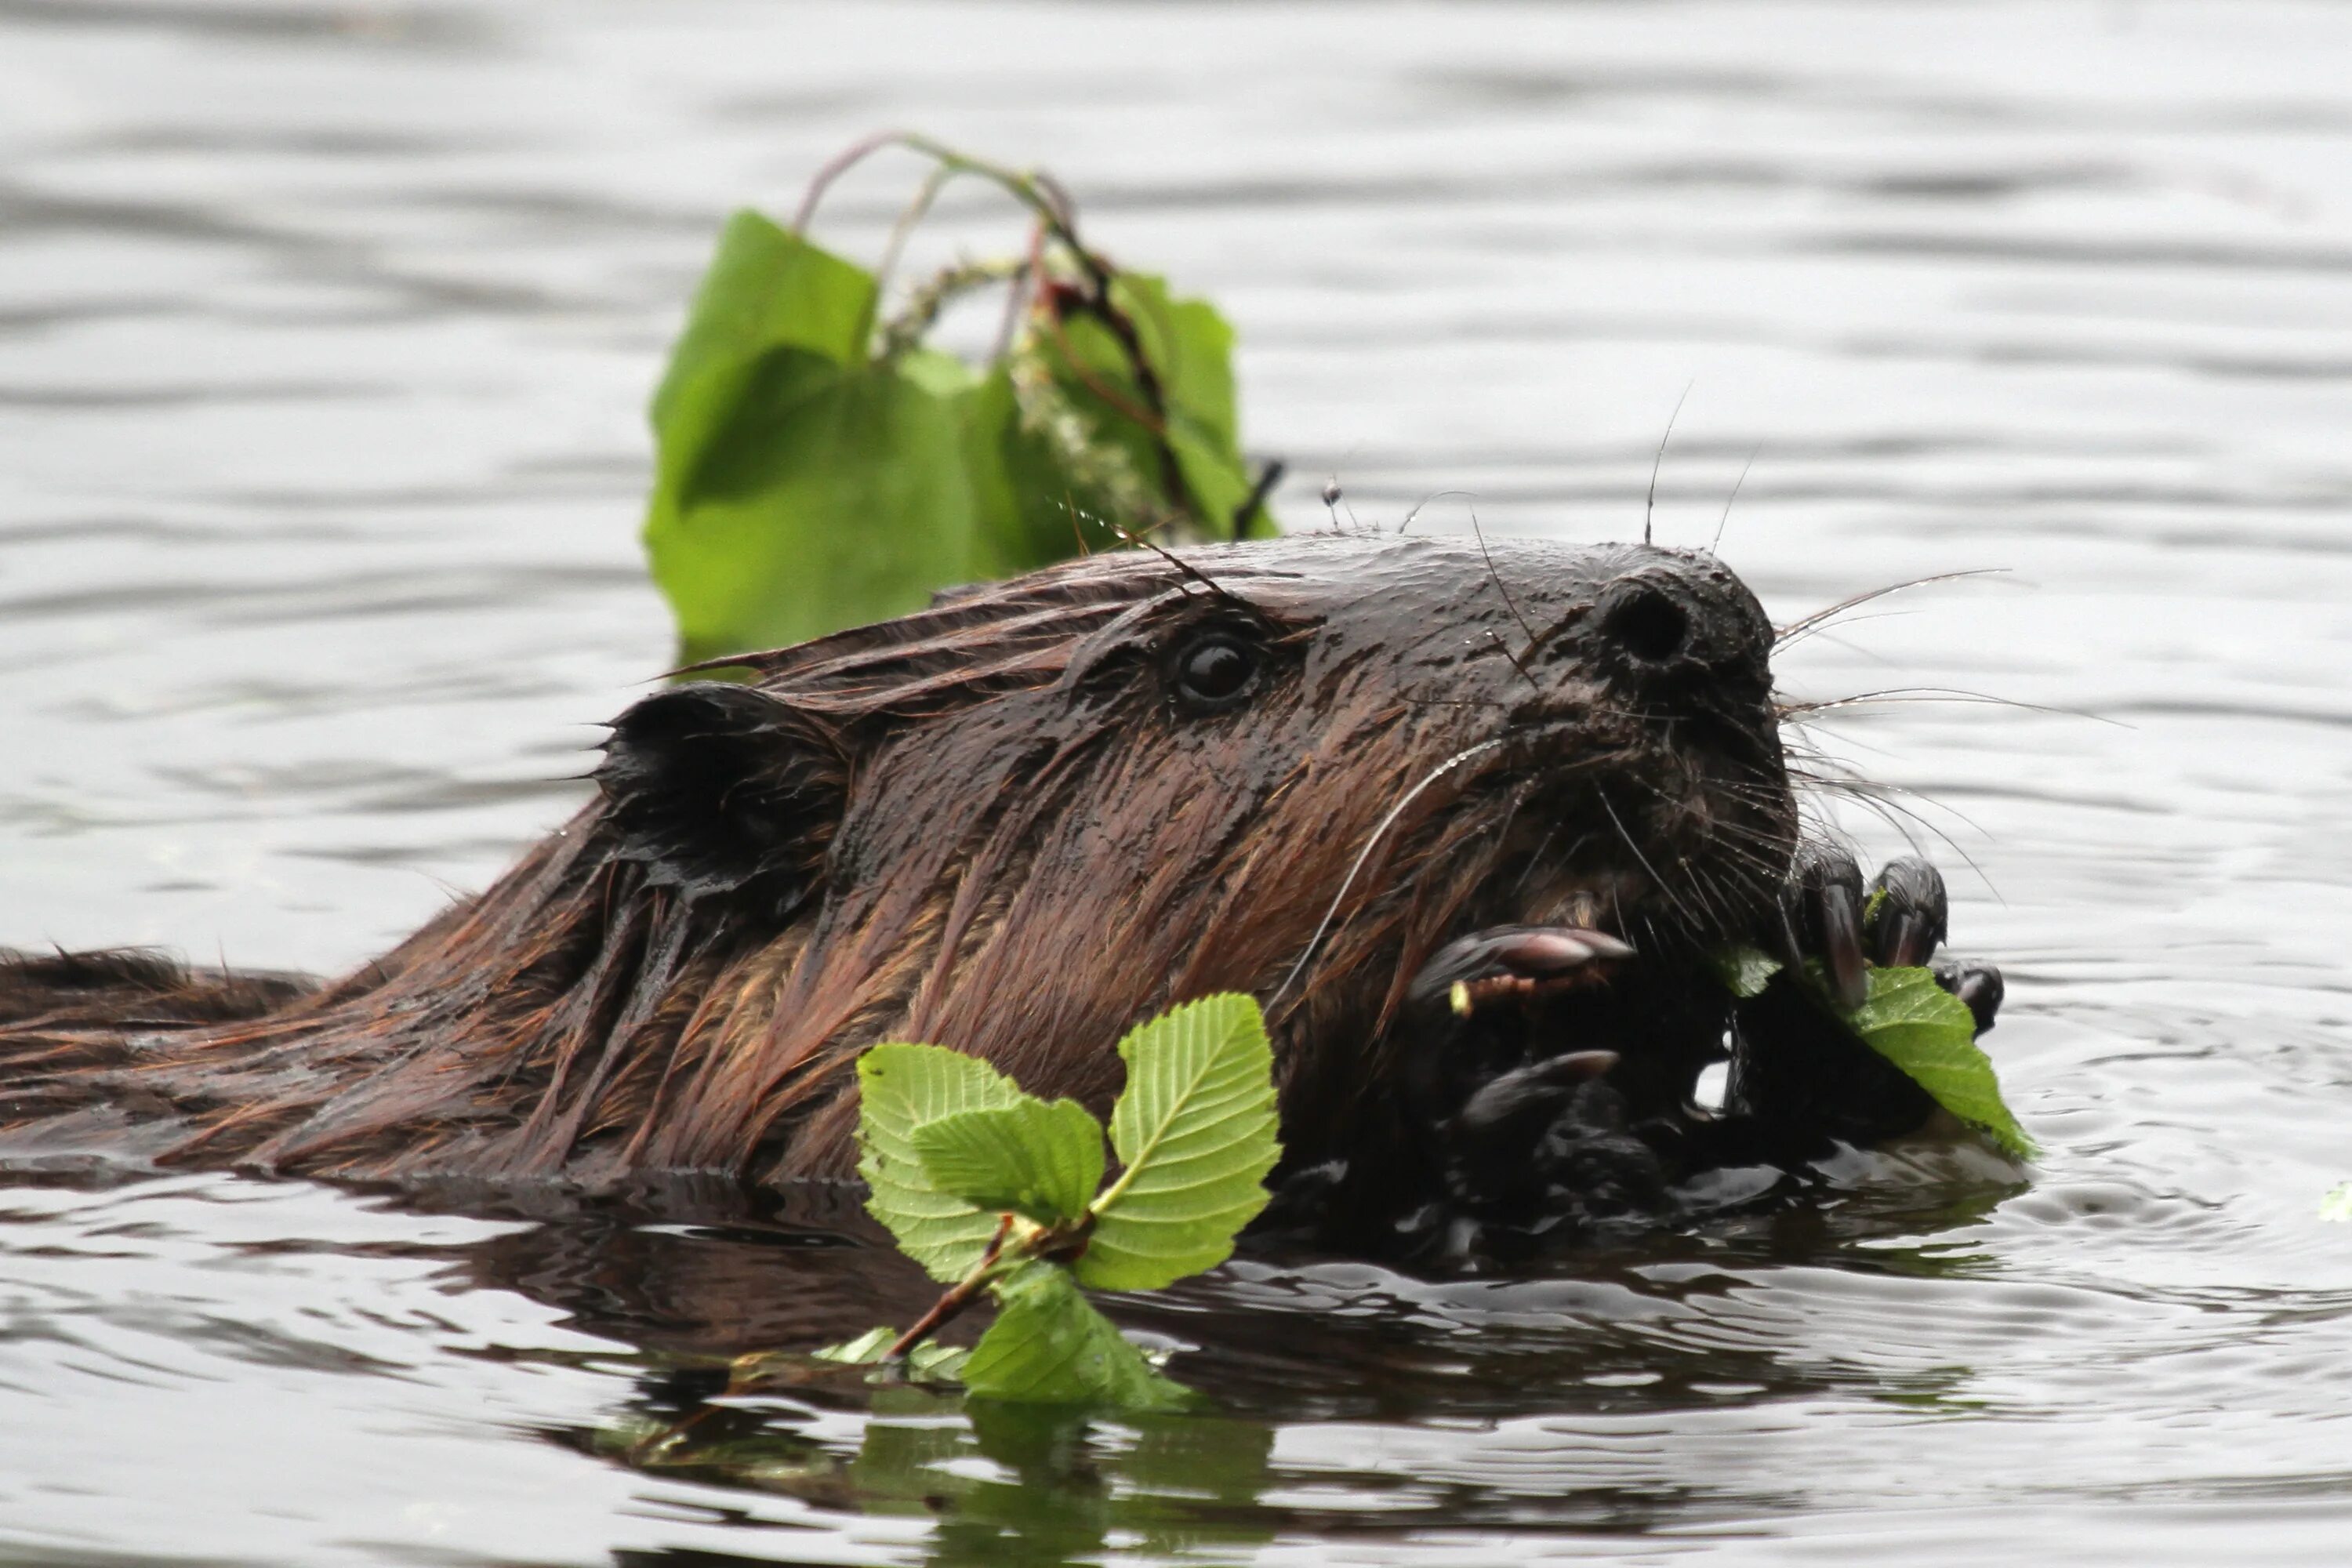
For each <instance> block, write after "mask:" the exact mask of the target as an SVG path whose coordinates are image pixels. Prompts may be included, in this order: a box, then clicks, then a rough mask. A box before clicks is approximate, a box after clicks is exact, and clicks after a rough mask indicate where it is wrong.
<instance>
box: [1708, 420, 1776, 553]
mask: <svg viewBox="0 0 2352 1568" xmlns="http://www.w3.org/2000/svg"><path fill="white" fill-rule="evenodd" d="M1763 450H1764V443H1763V442H1761V441H1759V442H1757V443H1756V445H1755V446H1754V447H1751V448H1750V449H1749V451H1748V460H1747V461H1746V462H1744V463H1742V464H1740V465H1739V477H1738V479H1734V480H1732V481H1731V493H1730V494H1729V495H1727V496H1726V497H1724V498H1723V515H1722V516H1721V517H1719V518H1717V519H1716V520H1715V537H1714V538H1713V539H1710V540H1708V541H1707V542H1706V552H1707V553H1708V554H1709V555H1715V556H1717V559H1718V560H1720V559H1721V556H1720V555H1719V554H1717V551H1718V550H1719V548H1720V547H1721V545H1722V543H1723V531H1724V530H1725V529H1726V528H1727V527H1729V526H1730V525H1731V503H1732V502H1733V501H1736V500H1738V499H1739V487H1740V486H1742V485H1744V484H1746V483H1747V482H1748V469H1750V468H1754V467H1755V466H1756V459H1757V458H1758V457H1759V455H1761V454H1762V452H1763Z"/></svg>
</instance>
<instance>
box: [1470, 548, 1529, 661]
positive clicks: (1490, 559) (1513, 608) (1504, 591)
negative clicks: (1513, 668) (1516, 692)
mask: <svg viewBox="0 0 2352 1568" xmlns="http://www.w3.org/2000/svg"><path fill="white" fill-rule="evenodd" d="M1470 536H1471V537H1472V538H1473V539H1475V540H1476V541H1477V542H1478V556H1479V559H1481V560H1483V561H1484V562H1486V581H1488V582H1489V583H1492V584H1494V585H1495V592H1496V593H1497V594H1500V595H1502V596H1503V608H1505V609H1507V610H1508V611H1510V612H1511V619H1513V620H1515V621H1517V622H1518V623H1519V630H1520V631H1521V632H1523V633H1525V634H1526V636H1527V639H1528V648H1529V649H1531V650H1532V649H1533V648H1534V647H1535V646H1536V640H1537V639H1536V629H1535V628H1534V627H1533V626H1529V625H1528V618H1527V616H1523V615H1521V614H1519V606H1518V603H1517V601H1516V600H1514V599H1513V598H1512V597H1511V591H1510V590H1509V589H1508V588H1506V587H1505V586H1503V574H1501V573H1500V572H1497V571H1496V570H1495V552H1493V551H1491V550H1489V549H1487V548H1486V530H1485V529H1483V528H1481V527H1479V526H1478V509H1477V508H1476V507H1475V506H1473V507H1472V508H1471V509H1470ZM1501 640H1502V639H1500V638H1499V637H1498V638H1496V641H1497V642H1500V641H1501ZM1511 662H1512V663H1513V664H1517V663H1518V662H1519V661H1518V660H1517V659H1516V658H1515V659H1513V660H1512V661H1511ZM1519 673H1520V674H1521V675H1526V674H1527V673H1528V672H1527V669H1526V668H1525V667H1524V666H1522V667H1521V668H1520V670H1519ZM1528 679H1529V680H1530V681H1532V680H1533V679H1534V677H1532V676H1529V677H1528Z"/></svg>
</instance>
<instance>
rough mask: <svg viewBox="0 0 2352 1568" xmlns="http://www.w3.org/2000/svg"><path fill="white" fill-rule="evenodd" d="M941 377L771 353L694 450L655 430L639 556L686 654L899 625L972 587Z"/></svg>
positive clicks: (972, 561) (957, 431) (957, 440)
mask: <svg viewBox="0 0 2352 1568" xmlns="http://www.w3.org/2000/svg"><path fill="white" fill-rule="evenodd" d="M935 370H936V367H935V366H930V365H929V363H928V362H924V363H920V364H919V365H918V366H917V369H916V374H909V373H908V370H907V369H906V368H904V367H902V366H900V365H898V364H895V363H884V364H872V365H866V364H858V365H851V366H843V365H839V364H836V363H833V362H832V361H830V360H828V359H825V358H824V357H823V356H821V355H818V354H815V353H811V352H809V351H808V350H806V349H801V348H793V347H775V348H771V349H768V350H767V351H765V352H764V353H761V355H759V356H758V357H757V358H756V359H755V360H753V361H752V362H751V363H750V364H749V365H748V366H747V367H746V369H745V372H744V374H742V376H741V377H740V379H739V380H738V381H736V382H735V383H734V384H733V385H732V391H733V401H732V402H731V403H730V405H728V406H727V407H726V408H725V409H724V410H722V411H717V412H713V413H712V414H711V416H710V419H709V427H708V428H707V429H702V430H699V431H698V432H696V439H694V440H693V441H691V442H690V443H689V442H688V440H687V439H686V438H685V437H682V436H681V437H676V438H674V437H673V436H672V433H671V431H670V430H669V429H668V428H667V427H662V428H660V429H659V431H658V435H659V445H660V447H661V460H660V463H659V465H658V468H657V471H656V480H655V489H654V495H653V500H652V503H651V505H650V508H649V509H648V511H647V514H646V534H645V537H646V550H647V552H649V554H650V555H651V556H652V559H653V570H654V577H655V580H656V582H657V583H658V584H660V586H661V590H662V592H663V594H664V595H667V597H668V599H669V602H670V606H671V608H672V609H673V610H674V611H675V612H676V613H677V622H678V630H679V634H680V638H681V641H682V644H683V647H684V653H685V657H686V658H688V659H702V658H716V657H718V656H720V655H723V654H728V653H738V652H741V651H744V650H746V649H750V648H756V647H782V646H786V645H789V644H792V643H796V642H801V641H803V640H805V639H807V638H809V637H817V636H821V635H823V634H824V633H825V632H829V631H836V630H839V629H840V628H842V627H844V626H861V625H864V624H866V622H869V621H877V620H883V619H887V617H889V616H898V615H904V614H906V613H907V612H908V611H910V610H915V609H919V608H920V607H921V606H922V605H924V604H925V603H926V602H927V601H928V600H929V596H930V594H931V592H932V591H933V590H934V589H936V588H940V587H942V586H945V585H946V584H951V583H963V582H969V581H971V578H972V577H973V576H974V575H975V574H976V570H977V567H978V565H979V564H980V563H979V560H978V556H977V553H976V550H975V545H974V539H973V518H974V512H973V500H972V493H971V483H970V481H969V479H968V478H967V476H966V474H965V472H964V464H963V453H962V437H961V428H960V426H959V423H958V419H957V416H956V409H957V405H958V403H959V401H960V399H959V398H958V397H951V396H945V395H941V394H940V393H939V392H937V391H935V390H933V385H935V384H937V382H938V381H939V379H940V378H939V377H938V376H937V375H936V374H934V372H935ZM927 383H929V384H927ZM689 447H690V451H689V450H688V448H689Z"/></svg>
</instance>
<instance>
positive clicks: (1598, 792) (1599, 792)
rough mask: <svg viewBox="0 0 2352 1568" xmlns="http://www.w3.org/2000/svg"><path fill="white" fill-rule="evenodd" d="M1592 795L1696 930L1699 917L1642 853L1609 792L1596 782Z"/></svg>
mask: <svg viewBox="0 0 2352 1568" xmlns="http://www.w3.org/2000/svg"><path fill="white" fill-rule="evenodd" d="M1592 796H1593V798H1594V799H1595V800H1598V801H1599V802H1600V803H1601V810H1602V811H1604V812H1606V813H1607V814H1608V816H1609V821H1610V824H1611V826H1614V827H1615V828H1616V829H1617V837H1620V838H1622V839H1623V840H1624V841H1625V847H1626V848H1627V849H1628V850H1630V851H1632V852H1633V859H1634V861H1635V863H1637V864H1638V865H1639V866H1640V867H1641V868H1642V869H1643V870H1644V871H1647V872H1648V873H1649V874H1650V881H1651V884H1652V885H1653V886H1654V887H1655V888H1656V889H1658V891H1660V892H1661V893H1664V895H1665V896H1666V901H1667V902H1668V903H1670V904H1672V905H1674V906H1675V909H1676V910H1680V911H1681V913H1682V916H1683V918H1684V919H1685V920H1686V921H1690V922H1691V926H1692V928H1693V929H1694V930H1696V929H1699V921H1698V918H1697V917H1696V916H1695V915H1693V914H1692V913H1691V912H1690V910H1689V909H1688V908H1687V907H1686V906H1685V904H1684V903H1683V901H1682V899H1681V898H1680V897H1679V896H1678V895H1677V894H1676V893H1675V890H1674V889H1673V887H1672V886H1670V885H1669V884H1668V883H1667V881H1666V879H1664V877H1661V876H1659V875H1658V868H1656V867H1654V866H1653V865H1651V864H1650V858H1649V857H1648V856H1646V855H1644V854H1643V853H1642V847H1641V846H1640V845H1638V844H1636V843H1634V842H1633V835H1632V834H1631V833H1628V832H1626V831H1625V824H1624V822H1623V821H1622V819H1620V818H1619V816H1617V808H1616V807H1615V806H1613V805H1610V804H1609V792H1608V791H1607V790H1605V789H1603V788H1601V786H1600V785H1598V784H1595V785H1594V786H1593V788H1592Z"/></svg>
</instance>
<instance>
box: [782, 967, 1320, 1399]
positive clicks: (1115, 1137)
mask: <svg viewBox="0 0 2352 1568" xmlns="http://www.w3.org/2000/svg"><path fill="white" fill-rule="evenodd" d="M1118 1054H1119V1056H1120V1058H1122V1059H1123V1060H1124V1061H1125V1062H1126V1064H1127V1087H1126V1089H1124V1090H1123V1091H1122V1092H1121V1093H1120V1095H1119V1098H1118V1103H1117V1104H1115V1105H1114V1106H1113V1107H1112V1110H1111V1121H1110V1129H1109V1138H1110V1145H1111V1150H1112V1152H1114V1153H1115V1154H1116V1155H1117V1156H1118V1173H1116V1174H1115V1175H1113V1176H1112V1177H1111V1178H1110V1179H1109V1180H1108V1182H1106V1181H1105V1180H1104V1172H1105V1168H1106V1165H1107V1161H1106V1158H1105V1154H1104V1149H1103V1140H1104V1129H1103V1126H1102V1123H1100V1122H1099V1121H1096V1120H1095V1119H1094V1117H1093V1115H1092V1114H1090V1113H1089V1112H1088V1111H1087V1109H1086V1108H1085V1107H1084V1106H1082V1105H1079V1104H1078V1103H1077V1102H1076V1100H1052V1101H1047V1100H1039V1099H1037V1098H1035V1097H1034V1096H1033V1095H1030V1094H1027V1093H1024V1091H1023V1090H1022V1089H1020V1087H1019V1086H1018V1085H1016V1084H1014V1083H1013V1080H1012V1079H1008V1078H1006V1077H1005V1076H1004V1075H1003V1074H1002V1073H999V1072H998V1071H997V1070H996V1069H995V1068H992V1067H990V1066H989V1065H988V1064H987V1063H985V1062H982V1061H979V1060H977V1059H975V1058H971V1057H968V1056H965V1055H963V1054H962V1053H961V1052H958V1051H951V1050H947V1049H944V1048H942V1047H938V1046H929V1045H913V1044H890V1045H880V1046H876V1047H873V1048H872V1049H870V1050H868V1051H867V1052H866V1054H865V1056H863V1057H862V1058H859V1061H858V1086H859V1092H860V1094H861V1096H862V1099H861V1105H860V1113H859V1127H858V1137H859V1142H860V1144H861V1147H862V1150H863V1157H862V1158H861V1159H860V1161H859V1163H858V1172H859V1173H860V1174H861V1175H863V1176H864V1177H865V1178H866V1187H867V1191H868V1194H869V1195H868V1197H867V1200H866V1207H867V1209H868V1211H869V1212H870V1213H872V1215H874V1217H875V1218H876V1219H877V1220H879V1221H880V1222H881V1223H882V1224H883V1225H884V1226H886V1227H887V1228H888V1230H889V1231H890V1234H891V1235H892V1236H893V1237H896V1238H897V1240H898V1245H899V1247H900V1248H901V1249H902V1250H903V1251H905V1252H906V1253H907V1255H908V1257H910V1258H914V1259H915V1260H916V1261H917V1262H919V1263H920V1264H921V1265H922V1266H923V1267H924V1268H926V1269H928V1270H929V1272H930V1274H931V1276H932V1277H933V1278H934V1279H941V1280H945V1281H948V1282H949V1289H948V1290H947V1292H946V1293H945V1294H944V1295H942V1296H941V1297H940V1300H939V1301H938V1302H937V1303H936V1304H935V1305H934V1306H933V1307H932V1308H931V1310H929V1311H928V1312H926V1313H925V1314H924V1315H923V1317H922V1319H921V1320H920V1321H918V1322H917V1323H916V1324H915V1325H914V1327H912V1328H910V1329H908V1331H906V1332H905V1333H903V1334H897V1335H888V1334H887V1331H878V1330H877V1331H875V1332H874V1333H871V1334H868V1335H866V1336H864V1337H862V1338H861V1339H859V1340H856V1341H853V1342H850V1343H849V1344H847V1345H842V1346H836V1347H835V1348H834V1350H833V1351H831V1352H827V1353H828V1354H829V1355H830V1356H831V1357H832V1358H833V1359H836V1360H845V1361H855V1362H868V1361H871V1362H886V1361H898V1360H901V1359H903V1358H906V1357H908V1356H909V1355H911V1354H913V1353H914V1352H916V1351H917V1349H918V1347H919V1346H921V1345H923V1343H924V1342H925V1341H927V1340H928V1339H929V1337H930V1335H932V1334H933V1333H935V1332H937V1331H938V1330H939V1329H940V1327H941V1326H943V1325H944V1324H945V1323H947V1322H948V1321H950V1319H952V1318H953V1317H955V1316H956V1315H957V1314H958V1313H960V1312H961V1311H962V1310H965V1309H966V1308H968V1307H969V1306H971V1304H972V1303H974V1302H975V1301H977V1300H980V1299H981V1298H982V1296H983V1295H986V1296H988V1297H992V1299H993V1300H995V1302H996V1306H997V1316H996V1321H995V1322H994V1323H992V1324H991V1325H990V1327H989V1329H988V1331H987V1332H986V1333H984V1334H982V1336H981V1339H980V1342H979V1343H978V1344H977V1345H975V1346H974V1347H973V1348H972V1351H971V1354H970V1355H969V1357H967V1358H966V1359H964V1361H963V1362H962V1363H961V1377H962V1380H963V1384H964V1386H965V1387H966V1388H967V1389H968V1390H969V1391H970V1392H971V1393H972V1394H978V1395H981V1396H982V1397H985V1398H993V1399H1003V1400H1027V1401H1037V1402H1045V1403H1053V1404H1076V1405H1113V1406H1116V1407H1118V1408H1121V1409H1129V1410H1158V1409H1172V1408H1178V1407H1181V1405H1185V1404H1187V1403H1189V1401H1190V1397H1191V1396H1190V1394H1189V1393H1188V1392H1187V1391H1186V1390H1185V1389H1184V1388H1183V1387H1182V1386H1181V1385H1180V1384H1176V1383H1173V1382H1171V1380H1170V1379H1168V1378H1166V1377H1164V1376H1162V1375H1161V1374H1160V1373H1159V1372H1158V1371H1157V1370H1156V1369H1154V1368H1153V1367H1152V1365H1151V1364H1150V1362H1149V1361H1147V1360H1146V1359H1145V1357H1144V1355H1143V1353H1142V1352H1140V1351H1139V1350H1138V1349H1137V1348H1136V1347H1135V1346H1134V1345H1132V1344H1130V1343H1129V1342H1128V1341H1127V1340H1126V1339H1125V1338H1123V1337H1122V1336H1121V1335H1120V1334H1119V1332H1118V1329H1117V1328H1115V1327H1114V1326H1113V1325H1112V1324H1111V1322H1110V1321H1109V1320H1108V1319H1107V1318H1105V1317H1104V1316H1103V1315H1102V1314H1101V1313H1100V1312H1098V1311H1097V1310H1095V1309H1094V1307H1093V1306H1091V1305H1090V1304H1088V1302H1087V1300H1086V1297H1085V1294H1084V1292H1083V1290H1082V1289H1081V1287H1085V1288H1089V1289H1114V1290H1143V1289H1156V1288H1158V1287H1160V1286H1162V1285H1169V1284H1173V1283H1174V1282H1175V1281H1176V1280H1178V1279H1184V1278H1185V1277H1187V1276H1189V1275H1192V1274H1197V1273H1200V1272H1201V1271H1202V1270H1203V1269H1207V1268H1215V1267H1216V1266H1217V1265H1218V1264H1220V1263H1222V1262H1223V1261H1224V1260H1225V1258H1228V1257H1229V1256H1231V1255H1232V1252H1233V1247H1234V1237H1235V1236H1236V1235H1237V1234H1238V1233H1239V1232H1240V1230H1241V1228H1242V1226H1244V1225H1247V1224H1248V1223H1249V1222H1250V1220H1251V1219H1252V1218H1254V1217H1255V1215H1256V1214H1257V1212H1258V1211H1259V1210H1260V1209H1261V1208H1263V1207H1265V1202H1266V1192H1265V1174H1266V1173H1267V1172H1268V1171H1270V1170H1272V1169H1273V1168H1274V1163H1275V1161H1276V1158H1278V1157H1279V1155H1280V1153H1281V1145H1280V1143H1279V1142H1277V1141H1276V1136H1275V1128H1276V1115H1275V1100H1274V1056H1273V1051H1272V1048H1271V1047H1269V1046H1268V1044H1267V1041H1266V1036H1265V1018H1264V1017H1263V1016H1262V1015H1261V1014H1260V1013H1259V1011H1258V1005H1257V1004H1256V1003H1255V1001H1254V1000H1252V999H1251V998H1249V997H1247V996H1243V995H1237V994H1222V995H1216V996H1209V997H1204V998H1202V999H1201V1000H1200V1001H1197V1002H1191V1003H1187V1004H1185V1005H1182V1006H1180V1007H1176V1008H1174V1009H1172V1010H1171V1011H1170V1012H1168V1013H1166V1014H1163V1015H1162V1016H1160V1017H1157V1018H1154V1019H1152V1020H1150V1022H1148V1023H1145V1024H1142V1025H1140V1026H1138V1027H1136V1028H1135V1029H1134V1030H1132V1031H1130V1032H1129V1035H1128V1036H1127V1037H1126V1038H1125V1039H1123V1040H1121V1041H1120V1042H1119V1044H1118ZM931 1364H932V1367H933V1369H934V1370H935V1371H936V1370H937V1369H938V1367H939V1363H937V1362H936V1361H935V1362H933V1363H931Z"/></svg>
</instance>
